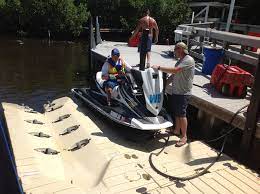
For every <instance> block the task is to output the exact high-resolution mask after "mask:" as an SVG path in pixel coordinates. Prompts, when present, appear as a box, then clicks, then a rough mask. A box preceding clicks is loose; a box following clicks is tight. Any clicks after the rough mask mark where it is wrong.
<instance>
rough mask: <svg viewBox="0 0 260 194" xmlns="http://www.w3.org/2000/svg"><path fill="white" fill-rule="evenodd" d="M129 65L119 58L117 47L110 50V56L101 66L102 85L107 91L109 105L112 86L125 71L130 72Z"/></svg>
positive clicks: (121, 77)
mask: <svg viewBox="0 0 260 194" xmlns="http://www.w3.org/2000/svg"><path fill="white" fill-rule="evenodd" d="M131 68H132V67H131V66H130V65H129V64H127V63H126V62H125V61H124V60H123V59H122V58H120V52H119V50H118V49H117V48H114V49H113V50H112V51H111V57H108V58H107V60H106V61H105V63H104V64H103V66H102V70H101V71H102V79H103V80H105V82H104V84H103V87H104V88H105V91H106V93H107V104H108V106H111V93H112V90H113V88H114V87H116V86H117V85H118V83H119V82H120V81H122V79H123V78H124V74H125V73H126V72H130V70H131Z"/></svg>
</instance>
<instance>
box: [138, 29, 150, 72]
mask: <svg viewBox="0 0 260 194" xmlns="http://www.w3.org/2000/svg"><path fill="white" fill-rule="evenodd" d="M148 34H149V29H145V30H144V31H143V34H142V38H141V48H140V70H142V71H143V70H144V69H145V59H146V54H147V41H148Z"/></svg>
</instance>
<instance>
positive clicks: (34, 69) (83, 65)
mask: <svg viewBox="0 0 260 194" xmlns="http://www.w3.org/2000/svg"><path fill="white" fill-rule="evenodd" d="M0 41H1V44H0V68H1V71H0V98H1V102H10V103H16V104H22V103H24V104H25V105H28V106H31V107H32V108H35V109H36V110H39V109H40V107H42V104H43V103H45V102H46V101H47V100H53V99H55V98H58V97H62V96H66V95H68V94H69V92H70V89H71V88H73V87H78V86H86V85H87V81H86V78H87V76H88V72H87V70H88V53H87V42H86V41H84V40H82V41H77V42H68V41H50V42H49V41H48V40H39V39H17V38H14V37H0Z"/></svg>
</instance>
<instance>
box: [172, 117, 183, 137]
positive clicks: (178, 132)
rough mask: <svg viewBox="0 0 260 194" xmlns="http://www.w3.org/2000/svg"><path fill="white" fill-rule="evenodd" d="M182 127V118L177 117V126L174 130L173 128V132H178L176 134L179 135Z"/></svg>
mask: <svg viewBox="0 0 260 194" xmlns="http://www.w3.org/2000/svg"><path fill="white" fill-rule="evenodd" d="M180 129H181V123H180V118H179V117H175V127H174V130H173V133H174V134H176V135H179V134H180Z"/></svg>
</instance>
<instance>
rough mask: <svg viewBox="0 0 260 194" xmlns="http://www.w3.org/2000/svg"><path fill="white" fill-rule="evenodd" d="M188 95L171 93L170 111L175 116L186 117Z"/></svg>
mask: <svg viewBox="0 0 260 194" xmlns="http://www.w3.org/2000/svg"><path fill="white" fill-rule="evenodd" d="M189 99H190V95H178V94H172V95H171V103H170V104H171V106H172V112H173V115H174V116H175V117H186V110H187V107H188V104H189Z"/></svg>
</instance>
